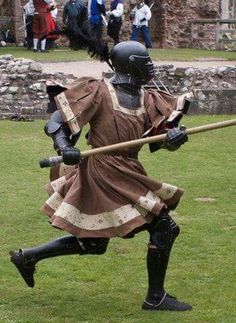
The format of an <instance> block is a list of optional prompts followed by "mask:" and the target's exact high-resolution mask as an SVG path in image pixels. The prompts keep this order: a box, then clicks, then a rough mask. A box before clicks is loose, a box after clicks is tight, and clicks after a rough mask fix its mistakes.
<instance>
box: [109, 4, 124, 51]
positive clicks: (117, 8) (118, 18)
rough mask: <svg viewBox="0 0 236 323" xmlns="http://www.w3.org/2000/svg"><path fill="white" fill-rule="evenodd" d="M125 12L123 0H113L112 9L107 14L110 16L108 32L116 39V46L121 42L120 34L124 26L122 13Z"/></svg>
mask: <svg viewBox="0 0 236 323" xmlns="http://www.w3.org/2000/svg"><path fill="white" fill-rule="evenodd" d="M123 13H124V4H123V0H112V2H111V10H110V11H108V12H107V13H106V14H107V16H108V17H109V20H108V25H107V34H108V36H110V37H111V38H112V39H113V40H114V46H115V45H116V44H118V43H119V42H120V39H119V34H120V29H121V26H122V15H123Z"/></svg>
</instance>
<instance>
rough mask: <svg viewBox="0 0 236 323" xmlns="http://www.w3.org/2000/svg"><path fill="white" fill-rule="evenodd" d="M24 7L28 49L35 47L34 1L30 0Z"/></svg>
mask: <svg viewBox="0 0 236 323" xmlns="http://www.w3.org/2000/svg"><path fill="white" fill-rule="evenodd" d="M23 9H24V26H25V33H26V39H25V40H26V46H27V49H28V50H31V48H33V38H34V34H33V16H34V3H33V0H29V1H28V2H27V3H26V4H25V5H24V7H23Z"/></svg>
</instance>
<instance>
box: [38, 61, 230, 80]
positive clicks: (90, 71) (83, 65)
mask: <svg viewBox="0 0 236 323" xmlns="http://www.w3.org/2000/svg"><path fill="white" fill-rule="evenodd" d="M154 63H155V64H156V65H170V64H171V65H173V66H174V67H185V68H186V67H195V68H207V67H220V66H235V65H236V61H224V60H209V59H208V60H204V59H203V60H198V61H193V62H176V61H161V62H154ZM41 64H42V67H43V72H44V73H58V72H61V73H64V74H73V75H74V76H76V77H82V76H92V77H96V78H101V77H102V72H107V71H109V70H110V67H109V66H108V65H107V64H106V63H101V62H99V61H80V62H66V63H41Z"/></svg>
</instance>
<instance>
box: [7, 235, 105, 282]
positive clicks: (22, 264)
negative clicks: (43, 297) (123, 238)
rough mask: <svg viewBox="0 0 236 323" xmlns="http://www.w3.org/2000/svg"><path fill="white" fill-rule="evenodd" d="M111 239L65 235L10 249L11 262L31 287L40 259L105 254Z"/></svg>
mask: <svg viewBox="0 0 236 323" xmlns="http://www.w3.org/2000/svg"><path fill="white" fill-rule="evenodd" d="M108 241H109V239H105V238H100V239H99V238H97V239H96V238H93V239H92V238H91V239H90V238H85V239H77V238H76V237H74V236H64V237H61V238H59V239H56V240H53V241H50V242H48V243H46V244H43V245H40V246H37V247H33V248H29V249H20V250H19V251H18V252H15V251H10V256H11V262H12V263H13V264H14V265H15V266H16V268H17V269H18V271H19V272H20V274H21V276H22V278H23V279H24V281H25V282H26V284H27V285H28V286H29V287H34V273H35V270H36V268H35V265H36V263H37V262H39V261H40V260H43V259H46V258H52V257H56V256H63V255H73V254H80V255H85V254H103V253H105V251H106V249H107V245H108Z"/></svg>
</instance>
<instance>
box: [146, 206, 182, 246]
mask: <svg viewBox="0 0 236 323" xmlns="http://www.w3.org/2000/svg"><path fill="white" fill-rule="evenodd" d="M148 231H149V233H150V243H151V244H152V245H154V246H156V248H157V249H158V250H159V251H170V250H171V248H172V246H173V244H174V241H175V239H176V238H177V237H178V235H179V233H180V228H179V226H178V225H177V224H176V223H175V221H174V220H173V219H172V218H171V216H170V215H169V214H168V213H167V212H166V211H163V212H162V213H161V214H160V216H159V217H158V218H157V219H155V220H154V221H153V222H152V223H151V224H150V226H149V229H148Z"/></svg>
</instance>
